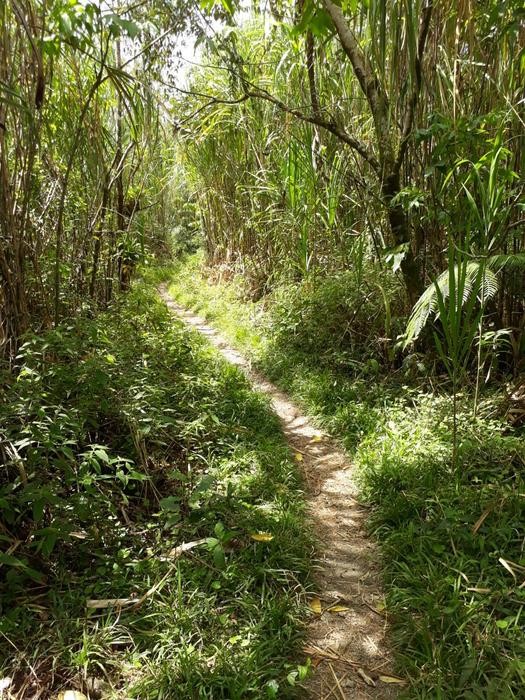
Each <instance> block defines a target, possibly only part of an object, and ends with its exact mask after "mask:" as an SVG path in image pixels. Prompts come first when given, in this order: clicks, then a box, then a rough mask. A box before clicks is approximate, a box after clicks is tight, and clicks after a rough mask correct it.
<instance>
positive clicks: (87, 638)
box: [0, 284, 311, 700]
mask: <svg viewBox="0 0 525 700" xmlns="http://www.w3.org/2000/svg"><path fill="white" fill-rule="evenodd" d="M19 363H20V366H19V369H20V371H19V374H18V379H17V381H15V382H13V381H10V380H9V381H6V382H5V384H4V388H5V391H6V394H5V395H6V399H7V400H6V401H5V403H3V404H2V408H1V412H2V415H1V419H2V420H1V426H2V428H1V432H0V436H1V438H2V445H3V446H5V447H7V446H9V447H10V452H9V454H10V455H13V454H16V455H17V458H16V460H15V459H14V458H13V459H12V460H11V461H10V462H8V463H7V464H6V465H5V466H4V467H3V468H2V481H1V482H0V499H1V503H2V509H3V510H2V519H1V532H0V537H1V540H2V543H3V545H4V546H3V550H4V551H3V553H2V554H1V555H0V564H1V565H2V566H1V569H0V573H1V574H2V576H3V578H4V583H6V584H7V585H6V586H4V588H3V590H2V594H1V596H0V606H1V618H0V677H9V678H11V679H12V682H11V686H10V691H11V692H12V693H13V697H16V698H22V697H29V696H32V695H33V694H34V693H36V692H37V691H38V692H41V693H43V696H45V697H50V696H52V695H53V694H56V693H57V692H58V691H61V690H66V689H76V690H82V691H83V692H84V693H88V694H89V695H90V697H96V696H99V697H100V696H101V697H104V698H105V699H112V698H140V699H141V700H146V699H152V700H153V699H160V698H163V699H169V698H188V699H191V698H195V700H197V699H198V700H203V699H205V698H210V699H213V700H216V699H220V698H224V699H225V700H226V699H228V700H235V699H238V700H241V699H242V700H245V699H247V698H257V699H259V698H265V697H268V698H272V697H277V696H278V697H279V698H281V697H282V698H293V697H295V696H296V695H297V694H298V692H300V687H299V686H300V681H301V679H303V678H304V676H305V674H306V673H307V669H306V667H303V666H300V665H298V658H299V653H298V651H299V649H300V646H301V641H302V639H303V634H304V624H303V620H304V618H305V608H304V607H303V606H304V590H305V587H307V586H308V585H309V584H308V581H309V578H308V576H309V567H310V554H311V537H310V534H309V532H308V528H307V526H306V521H305V514H304V502H303V497H302V484H301V481H300V478H299V476H298V474H297V471H296V467H295V466H294V464H293V460H291V459H290V454H289V451H288V448H287V446H286V444H285V442H284V439H283V436H282V433H281V431H280V427H279V424H278V420H277V419H276V417H275V416H274V415H273V414H272V412H271V410H270V408H269V405H268V401H267V399H266V398H264V397H262V396H261V395H259V394H257V393H254V392H253V391H252V390H251V389H250V387H249V386H248V383H247V381H246V379H245V378H244V376H243V375H242V374H241V373H240V372H239V371H238V370H236V369H235V368H232V367H230V366H229V365H227V364H226V363H225V362H223V361H222V360H221V359H219V357H218V355H217V353H216V352H215V351H213V350H211V349H210V348H209V347H208V346H207V345H206V344H205V343H204V341H202V340H201V339H200V338H198V337H196V335H194V334H192V333H191V332H188V331H186V330H185V329H183V328H182V327H181V325H180V324H179V323H177V322H176V321H174V320H173V319H172V318H171V317H170V315H169V314H168V312H167V310H166V309H165V307H164V306H163V304H161V303H160V302H159V300H158V298H157V297H156V294H155V293H154V291H152V289H151V288H150V287H148V286H147V285H145V284H139V285H136V287H135V288H134V289H133V290H132V292H131V293H130V294H129V295H127V297H126V299H125V300H124V301H123V302H121V303H119V304H117V305H116V306H115V307H114V308H112V309H111V310H110V311H109V312H108V313H107V314H105V315H102V316H99V317H98V318H96V319H95V320H89V319H78V320H76V321H72V322H71V323H70V324H69V325H68V326H64V327H62V328H59V329H57V330H55V331H51V332H48V333H46V334H44V335H43V336H41V337H32V338H29V339H28V340H27V343H26V344H25V346H24V348H23V351H22V353H21V357H20V360H19ZM14 532H16V533H17V536H16V537H15V536H14V534H12V533H14ZM261 532H263V533H268V534H269V537H268V538H267V541H264V542H261V541H256V540H254V539H252V535H253V534H254V533H261ZM20 533H21V534H20ZM196 541H198V542H199V544H197V545H195V546H193V547H191V548H190V549H187V550H186V551H184V552H182V553H180V552H179V553H178V554H177V551H176V548H177V547H179V546H180V545H182V544H184V543H195V542H196ZM104 599H127V600H130V599H131V600H132V601H140V603H139V604H138V605H134V604H131V605H129V604H124V605H123V606H121V607H118V606H117V607H115V606H113V605H109V604H108V605H103V607H101V608H98V609H90V608H89V607H88V606H87V602H88V601H92V600H104Z"/></svg>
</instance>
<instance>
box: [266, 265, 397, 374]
mask: <svg viewBox="0 0 525 700" xmlns="http://www.w3.org/2000/svg"><path fill="white" fill-rule="evenodd" d="M376 272H377V271H375V273H374V274H370V275H369V276H368V277H369V278H371V279H373V277H374V275H375V276H377V274H376ZM381 285H382V286H381ZM381 285H379V283H371V282H367V281H365V280H362V281H360V282H359V281H358V280H357V279H356V275H355V273H354V272H344V273H337V274H334V275H333V276H331V277H315V278H313V277H312V278H309V279H307V280H305V281H303V282H301V283H299V284H289V285H286V286H282V287H280V288H278V289H277V290H276V291H275V293H274V295H273V297H272V299H271V315H270V318H269V334H270V337H271V338H272V340H273V342H274V343H275V346H276V349H277V352H280V351H281V352H282V351H283V350H284V349H285V348H286V349H287V350H288V351H295V352H298V353H300V354H302V355H304V356H308V355H310V356H312V357H313V358H315V359H314V362H315V363H316V364H317V363H319V362H321V363H322V364H323V365H325V366H327V367H335V368H338V367H339V368H345V369H349V370H351V371H352V372H353V373H356V372H364V373H365V374H367V373H372V374H373V373H374V372H375V371H377V369H378V363H385V362H389V361H390V359H391V357H392V355H391V351H392V350H391V349H392V346H393V342H392V341H393V339H394V340H395V338H396V337H397V335H398V334H399V333H400V332H401V329H402V321H401V320H399V316H398V315H397V314H396V319H397V320H396V322H395V324H394V325H393V324H392V320H391V319H392V310H391V308H390V304H392V303H393V304H394V305H395V304H396V303H397V304H399V305H401V300H402V293H401V290H400V288H399V287H398V286H397V283H396V281H395V278H394V277H393V276H391V275H389V274H384V275H382V282H381ZM385 287H388V289H389V292H391V293H392V294H391V295H390V298H391V299H393V300H394V301H393V302H389V304H388V305H387V306H385V303H384V300H385V298H386V297H385V296H384V289H385Z"/></svg>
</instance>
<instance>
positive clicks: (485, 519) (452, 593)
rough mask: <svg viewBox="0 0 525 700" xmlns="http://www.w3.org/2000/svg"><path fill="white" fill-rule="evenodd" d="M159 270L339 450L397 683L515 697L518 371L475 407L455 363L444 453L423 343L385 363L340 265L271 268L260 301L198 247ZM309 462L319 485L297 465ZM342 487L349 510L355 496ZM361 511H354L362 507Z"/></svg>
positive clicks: (427, 694)
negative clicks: (331, 268)
mask: <svg viewBox="0 0 525 700" xmlns="http://www.w3.org/2000/svg"><path fill="white" fill-rule="evenodd" d="M155 277H156V279H157V281H158V282H161V281H164V282H166V283H168V290H169V293H170V295H171V296H172V297H174V298H175V300H176V302H177V303H178V304H180V305H181V306H182V307H184V308H186V309H191V311H192V313H195V314H198V315H199V316H201V317H202V318H205V319H206V323H207V324H210V325H211V326H213V328H214V329H217V330H218V331H219V332H220V333H221V334H222V335H223V337H224V338H226V339H227V343H228V344H231V345H232V346H233V347H234V348H235V349H236V350H237V351H240V352H241V353H242V355H243V356H244V357H245V358H247V359H248V363H249V366H250V367H251V364H253V367H255V368H256V370H257V372H260V373H262V374H263V375H264V376H265V377H266V378H268V379H269V380H270V381H271V382H273V383H274V384H275V386H276V387H278V390H279V391H281V392H285V393H286V394H287V395H288V396H290V397H291V400H292V401H293V402H294V404H295V405H297V406H299V407H301V410H300V411H299V413H303V414H307V415H309V416H313V418H314V420H315V423H316V425H317V426H318V427H319V429H320V431H322V432H323V433H328V434H330V435H331V436H333V437H334V438H335V439H336V440H340V442H341V444H342V445H343V447H344V449H345V452H346V454H347V455H349V459H350V461H351V463H352V466H353V468H352V471H351V476H352V481H355V482H356V483H357V487H358V489H359V497H358V500H359V501H360V502H361V503H364V504H366V505H367V507H368V508H369V510H368V512H367V513H366V515H367V518H366V523H367V530H368V533H369V535H370V536H371V537H372V539H373V541H374V542H376V543H377V549H376V552H377V551H379V552H380V555H381V556H378V554H377V553H376V554H375V555H374V558H375V563H376V564H377V566H380V567H381V573H382V580H383V586H384V594H385V610H384V611H381V612H383V613H386V614H387V615H388V621H389V625H390V641H391V649H392V650H393V654H394V666H393V668H394V675H397V676H400V677H402V678H403V679H404V680H406V681H407V683H408V685H407V686H406V687H404V688H403V687H402V686H399V687H398V690H399V692H400V694H401V696H402V697H403V698H405V697H406V698H410V699H414V700H416V699H418V700H429V699H430V698H432V699H435V698H443V699H445V698H446V699H447V700H448V698H464V699H465V700H467V699H468V700H488V699H490V698H495V697H504V698H505V699H507V698H508V699H509V700H511V699H514V698H523V687H525V685H524V684H525V664H524V662H523V659H524V658H525V635H524V634H523V614H522V613H523V610H525V582H524V581H523V578H524V575H525V549H524V548H525V531H524V529H523V524H524V523H525V498H524V494H525V471H524V468H525V439H524V427H525V426H524V425H523V416H524V414H525V411H524V407H523V404H522V403H521V404H520V403H519V396H520V395H521V394H520V390H519V386H520V380H519V378H517V379H514V380H513V381H512V383H510V384H509V385H508V387H502V386H501V382H499V383H495V384H494V383H493V384H492V385H491V384H490V383H488V384H487V385H486V386H485V387H484V388H483V391H482V393H481V396H480V400H479V402H478V405H477V410H476V409H475V407H474V401H473V394H474V386H473V383H471V382H469V378H468V377H466V381H465V383H464V386H462V387H461V391H460V393H459V394H458V397H457V398H458V400H457V413H456V419H457V444H456V448H457V449H456V459H455V460H454V438H453V435H454V431H453V425H454V423H453V401H452V397H451V393H450V386H449V383H448V381H447V377H446V376H443V375H442V374H439V367H437V366H436V363H435V361H434V360H433V358H432V354H431V353H430V354H427V355H422V354H412V355H410V356H408V357H406V358H401V359H400V358H399V357H397V358H396V362H395V363H393V362H392V361H391V360H389V359H388V358H387V359H386V361H385V355H384V347H382V346H381V344H380V343H378V342H377V340H378V339H379V340H380V339H381V338H380V337H382V327H383V326H382V323H383V321H384V319H383V320H382V319H381V318H380V317H377V313H376V312H377V306H373V305H372V306H373V308H371V306H370V303H369V304H368V306H367V305H366V304H365V303H364V302H363V298H362V295H361V294H360V288H359V287H358V288H357V289H356V284H359V283H358V282H356V280H355V276H354V275H353V274H352V273H351V272H349V273H339V274H337V275H334V276H332V277H330V278H315V279H307V280H303V281H302V282H301V281H299V282H298V281H297V280H295V281H293V280H292V281H288V282H287V281H286V280H282V281H280V282H279V281H274V284H273V288H272V290H271V291H270V292H269V293H267V294H265V295H263V297H262V298H260V299H259V300H258V301H252V300H251V296H250V288H249V287H248V286H247V284H246V279H245V276H244V275H242V274H235V273H234V272H233V271H232V270H231V269H228V268H220V267H218V268H209V267H207V266H206V265H204V264H203V259H202V256H201V255H200V254H197V255H193V256H187V257H182V258H181V259H179V260H178V261H177V262H176V263H175V264H174V265H173V266H171V267H170V268H167V269H165V270H158V271H156V272H155ZM359 300H361V301H362V302H363V303H361V304H360V303H359ZM371 323H374V324H375V326H374V327H373V328H371V327H370V324H371ZM396 323H397V325H396V327H395V328H393V329H392V332H393V333H394V335H395V334H396V333H401V332H402V330H403V319H398V322H396ZM367 338H368V340H367ZM374 338H375V340H374ZM401 360H403V361H401ZM250 363H251V364H250ZM522 381H523V380H522ZM513 387H514V388H513ZM516 387H518V389H516ZM512 397H518V401H517V403H515V398H512ZM520 416H521V418H520ZM314 444H315V443H314ZM299 454H300V453H299ZM303 457H304V455H303ZM307 475H308V477H309V479H310V491H312V490H314V492H315V480H314V477H313V476H312V475H311V472H310V471H309V470H308V469H307ZM345 476H347V477H349V476H350V473H349V472H346V474H345ZM348 482H350V479H349V480H348ZM327 485H328V486H329V480H328V484H327ZM320 486H322V483H321V484H320ZM348 488H350V489H351V488H352V487H351V486H350V484H348ZM355 494H356V492H355V491H352V490H351V491H350V493H349V495H352V496H354V497H355ZM346 500H347V501H349V503H348V507H349V508H351V509H352V512H353V513H354V514H355V516H356V517H357V515H358V513H357V512H356V509H355V503H354V502H353V501H351V499H346ZM350 503H351V504H352V505H350ZM314 509H315V505H314ZM357 511H360V513H359V515H361V518H362V516H363V509H362V508H361V507H360V508H357ZM352 517H354V516H352ZM359 522H360V523H363V519H361V520H359ZM319 529H320V532H321V534H322V528H319ZM372 571H377V569H376V568H374V567H372ZM323 617H324V616H323ZM378 620H380V618H378ZM377 622H378V621H377V620H376V623H377ZM350 658H351V657H350ZM334 684H335V681H334ZM334 692H335V693H337V692H338V689H336V690H335V691H334ZM333 696H334V695H332V696H330V697H333ZM335 697H337V695H335Z"/></svg>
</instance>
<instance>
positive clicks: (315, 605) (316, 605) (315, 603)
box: [308, 598, 323, 615]
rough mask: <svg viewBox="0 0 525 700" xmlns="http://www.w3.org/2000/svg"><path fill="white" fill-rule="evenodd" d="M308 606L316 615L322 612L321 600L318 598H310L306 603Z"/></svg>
mask: <svg viewBox="0 0 525 700" xmlns="http://www.w3.org/2000/svg"><path fill="white" fill-rule="evenodd" d="M308 607H309V608H310V610H311V611H312V612H314V613H315V614H316V615H320V614H321V613H322V612H323V608H322V605H321V601H320V600H319V598H312V599H311V600H310V602H309V603H308Z"/></svg>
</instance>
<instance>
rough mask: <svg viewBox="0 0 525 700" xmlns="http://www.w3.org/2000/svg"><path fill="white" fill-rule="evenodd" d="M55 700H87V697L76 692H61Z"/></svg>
mask: <svg viewBox="0 0 525 700" xmlns="http://www.w3.org/2000/svg"><path fill="white" fill-rule="evenodd" d="M56 700H87V697H86V696H85V695H84V693H79V691H78V690H63V691H62V692H61V693H59V694H58V695H57V698H56Z"/></svg>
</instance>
